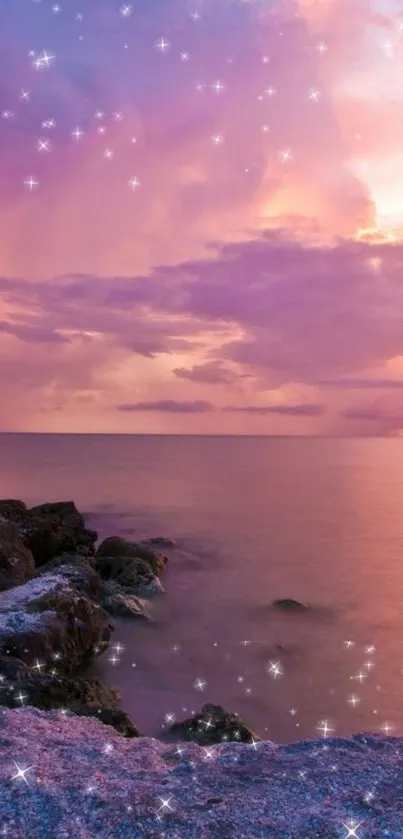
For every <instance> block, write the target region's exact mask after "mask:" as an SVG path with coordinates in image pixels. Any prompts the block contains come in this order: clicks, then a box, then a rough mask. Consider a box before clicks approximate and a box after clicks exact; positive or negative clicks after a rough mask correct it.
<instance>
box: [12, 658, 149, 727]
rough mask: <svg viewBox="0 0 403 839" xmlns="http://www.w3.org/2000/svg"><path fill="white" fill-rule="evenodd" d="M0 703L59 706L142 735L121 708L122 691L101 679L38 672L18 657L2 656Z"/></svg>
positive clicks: (46, 707) (46, 708)
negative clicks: (6, 658)
mask: <svg viewBox="0 0 403 839" xmlns="http://www.w3.org/2000/svg"><path fill="white" fill-rule="evenodd" d="M0 687H1V690H0V705H2V706H3V707H8V708H14V707H16V706H19V705H21V704H24V705H31V706H34V707H35V708H41V710H43V711H50V710H53V709H55V708H60V709H64V710H69V711H72V712H73V713H75V714H78V715H79V716H93V717H96V718H97V719H99V720H100V721H101V722H103V723H104V724H105V725H111V726H113V728H115V729H116V730H117V731H119V732H120V733H121V734H123V735H124V736H125V737H138V736H139V734H138V731H137V728H136V726H135V725H134V723H133V722H132V721H131V720H130V718H129V717H128V716H127V714H125V713H124V712H123V711H120V710H119V708H118V702H119V693H118V691H116V690H115V689H114V688H108V687H104V685H102V683H101V682H100V681H98V679H91V680H89V681H86V680H84V679H68V678H63V677H59V676H56V675H52V674H47V673H44V674H41V675H38V674H37V673H34V672H33V670H32V669H31V670H30V669H29V668H28V667H27V666H26V665H24V663H23V662H21V661H18V660H17V659H8V661H7V660H6V661H5V662H4V660H3V659H0Z"/></svg>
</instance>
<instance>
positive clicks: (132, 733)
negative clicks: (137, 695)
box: [74, 707, 140, 737]
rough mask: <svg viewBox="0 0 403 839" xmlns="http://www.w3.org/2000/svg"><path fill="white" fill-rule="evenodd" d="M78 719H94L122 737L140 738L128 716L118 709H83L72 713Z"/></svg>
mask: <svg viewBox="0 0 403 839" xmlns="http://www.w3.org/2000/svg"><path fill="white" fill-rule="evenodd" d="M74 713H75V714H76V716H79V717H95V719H97V720H99V722H102V723H103V724H104V725H110V726H112V728H114V729H115V730H116V731H117V732H118V733H119V734H121V735H122V736H123V737H140V734H139V732H138V730H137V728H136V726H135V725H134V723H133V722H132V721H131V719H130V717H129V716H128V714H126V713H125V712H124V711H121V710H120V708H90V707H87V708H84V709H80V710H78V711H75V712H74Z"/></svg>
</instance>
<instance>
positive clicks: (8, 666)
mask: <svg viewBox="0 0 403 839" xmlns="http://www.w3.org/2000/svg"><path fill="white" fill-rule="evenodd" d="M30 672H31V670H30V668H29V667H28V664H26V663H25V662H24V661H21V659H19V658H11V657H10V656H9V655H0V697H1V691H2V689H3V685H4V683H5V681H6V680H7V682H9V681H10V682H15V681H18V680H19V679H24V678H25V677H27V676H28V675H29V674H30Z"/></svg>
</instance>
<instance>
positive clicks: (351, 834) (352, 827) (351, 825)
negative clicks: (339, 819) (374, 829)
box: [343, 821, 362, 839]
mask: <svg viewBox="0 0 403 839" xmlns="http://www.w3.org/2000/svg"><path fill="white" fill-rule="evenodd" d="M361 825H362V822H355V821H349V822H348V823H347V824H345V823H344V822H343V827H345V828H346V830H347V833H346V835H345V837H344V839H359V836H358V833H357V830H358V828H359V827H361Z"/></svg>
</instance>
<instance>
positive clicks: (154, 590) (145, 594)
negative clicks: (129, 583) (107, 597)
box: [133, 577, 165, 600]
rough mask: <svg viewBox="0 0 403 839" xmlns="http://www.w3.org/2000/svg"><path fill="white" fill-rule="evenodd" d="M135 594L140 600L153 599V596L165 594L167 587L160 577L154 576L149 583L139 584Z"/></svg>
mask: <svg viewBox="0 0 403 839" xmlns="http://www.w3.org/2000/svg"><path fill="white" fill-rule="evenodd" d="M133 594H135V596H136V597H139V598H140V600H151V599H152V598H153V597H159V595H161V594H165V589H164V586H163V585H162V583H161V580H160V579H159V577H153V578H152V580H150V582H149V583H144V585H139V586H137V587H136V588H135V589H134V591H133Z"/></svg>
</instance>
